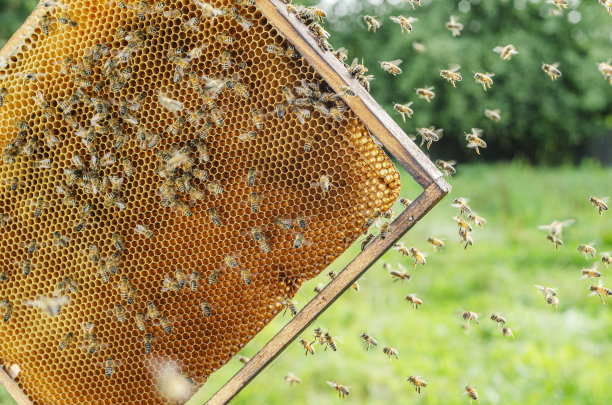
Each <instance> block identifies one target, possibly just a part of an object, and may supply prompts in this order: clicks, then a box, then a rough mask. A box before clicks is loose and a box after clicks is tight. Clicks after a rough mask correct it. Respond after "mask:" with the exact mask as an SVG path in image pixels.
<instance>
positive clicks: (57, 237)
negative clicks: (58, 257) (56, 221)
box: [53, 231, 70, 250]
mask: <svg viewBox="0 0 612 405" xmlns="http://www.w3.org/2000/svg"><path fill="white" fill-rule="evenodd" d="M53 242H54V244H55V250H57V249H59V248H65V247H68V242H70V238H69V237H68V236H64V235H62V234H61V233H60V232H59V231H55V232H53Z"/></svg>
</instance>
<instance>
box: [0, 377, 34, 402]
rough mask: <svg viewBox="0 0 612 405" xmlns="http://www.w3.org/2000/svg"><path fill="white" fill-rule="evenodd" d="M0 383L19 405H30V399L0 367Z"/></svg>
mask: <svg viewBox="0 0 612 405" xmlns="http://www.w3.org/2000/svg"><path fill="white" fill-rule="evenodd" d="M0 384H2V386H3V387H4V388H5V389H6V391H7V392H8V393H9V395H10V396H11V397H12V398H13V399H14V400H15V402H17V404H19V405H32V401H31V400H30V399H29V398H28V397H27V396H26V394H24V393H23V391H22V390H21V388H19V385H17V383H16V382H15V381H14V380H13V379H12V378H11V377H10V376H9V375H8V374H7V373H6V372H5V371H4V370H2V369H0Z"/></svg>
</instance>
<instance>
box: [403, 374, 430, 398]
mask: <svg viewBox="0 0 612 405" xmlns="http://www.w3.org/2000/svg"><path fill="white" fill-rule="evenodd" d="M407 381H408V382H409V383H410V384H412V385H414V390H415V391H416V392H418V393H419V394H420V393H421V388H425V387H427V383H426V382H425V380H423V379H422V378H421V377H415V376H412V375H411V376H408V380H407Z"/></svg>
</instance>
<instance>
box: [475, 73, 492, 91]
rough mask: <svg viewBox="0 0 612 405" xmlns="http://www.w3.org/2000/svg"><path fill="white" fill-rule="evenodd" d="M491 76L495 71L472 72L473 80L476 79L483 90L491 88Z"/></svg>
mask: <svg viewBox="0 0 612 405" xmlns="http://www.w3.org/2000/svg"><path fill="white" fill-rule="evenodd" d="M493 76H495V73H488V72H487V73H478V72H476V73H474V80H476V82H478V83H480V84H482V88H483V89H484V91H487V88H489V89H490V88H491V85H492V84H493V79H491V78H492V77H493Z"/></svg>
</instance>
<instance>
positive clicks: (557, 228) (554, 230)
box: [538, 219, 574, 244]
mask: <svg viewBox="0 0 612 405" xmlns="http://www.w3.org/2000/svg"><path fill="white" fill-rule="evenodd" d="M573 223H574V220H573V219H567V220H565V221H557V220H554V221H553V222H552V223H551V224H550V225H540V226H538V229H541V230H543V231H546V232H548V234H549V235H552V236H559V237H560V236H561V233H562V232H563V228H564V227H566V226H570V225H571V224H573ZM561 244H563V243H561Z"/></svg>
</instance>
